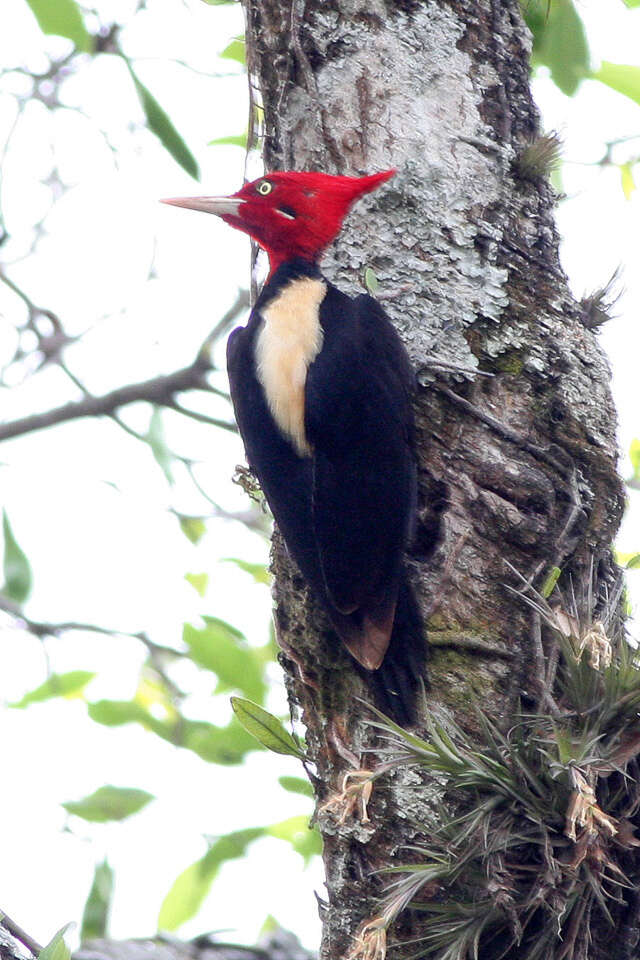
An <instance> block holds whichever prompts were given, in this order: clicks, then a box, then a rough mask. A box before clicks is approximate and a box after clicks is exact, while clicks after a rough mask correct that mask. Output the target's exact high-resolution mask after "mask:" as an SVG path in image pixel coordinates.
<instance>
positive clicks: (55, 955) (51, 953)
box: [38, 923, 73, 960]
mask: <svg viewBox="0 0 640 960" xmlns="http://www.w3.org/2000/svg"><path fill="white" fill-rule="evenodd" d="M72 926H73V923H65V925H64V927H61V928H60V930H58V932H57V933H56V935H55V936H54V937H53V938H52V939H51V940H50V941H49V943H48V944H47V945H46V947H43V948H42V950H41V951H40V953H39V954H38V960H71V951H70V950H69V947H68V946H67V945H66V943H65V942H64V935H65V933H66V932H67V930H69V929H70V927H72Z"/></svg>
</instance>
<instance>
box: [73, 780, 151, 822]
mask: <svg viewBox="0 0 640 960" xmlns="http://www.w3.org/2000/svg"><path fill="white" fill-rule="evenodd" d="M153 799H154V797H153V794H151V793H147V791H146V790H136V789H135V788H133V787H112V786H105V787H100V788H99V789H98V790H95V791H94V793H91V794H89V796H88V797H83V799H82V800H69V801H67V803H63V804H62V806H63V807H64V808H65V810H66V811H67V813H72V814H73V815H74V816H76V817H82V819H83V820H89V821H90V822H91V823H107V822H108V821H111V820H125V819H126V818H127V817H130V816H131V815H132V814H134V813H138V811H139V810H142V808H143V807H146V805H147V804H148V803H149V802H150V801H151V800H153Z"/></svg>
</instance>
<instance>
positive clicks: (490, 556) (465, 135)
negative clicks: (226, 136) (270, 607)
mask: <svg viewBox="0 0 640 960" xmlns="http://www.w3.org/2000/svg"><path fill="white" fill-rule="evenodd" d="M244 2H245V7H246V13H247V36H248V49H249V55H250V56H249V68H250V72H251V74H252V78H253V80H254V82H255V84H256V86H257V87H258V88H259V90H260V92H261V96H262V102H263V106H264V111H265V124H264V125H265V139H264V154H265V161H266V167H267V169H270V170H277V169H296V170H322V171H325V172H329V173H339V174H364V173H372V172H375V171H378V170H384V169H386V168H389V167H396V168H397V170H398V172H397V174H396V176H395V178H394V179H392V180H391V181H390V183H389V184H388V185H387V186H386V187H385V189H384V191H381V192H380V193H379V194H377V195H376V194H374V195H372V196H370V197H368V198H366V199H365V200H364V201H362V202H361V203H360V204H359V205H358V206H357V208H356V209H354V211H353V213H352V214H351V215H350V217H349V220H348V223H347V224H346V226H345V228H344V229H343V231H342V233H341V235H340V237H339V239H338V241H337V243H336V244H335V246H334V248H333V249H332V250H331V251H330V252H329V253H328V254H327V256H326V258H325V260H324V264H323V269H324V271H325V273H326V274H327V276H328V277H329V278H330V280H331V281H332V282H334V283H335V284H336V285H337V286H338V287H340V288H341V289H343V290H345V291H346V292H351V293H358V292H362V290H363V287H364V275H365V271H366V269H367V268H370V269H371V270H372V271H373V272H374V274H375V275H376V277H377V278H378V281H379V292H378V295H379V296H380V295H381V296H382V297H384V298H385V301H384V305H385V309H386V310H387V312H388V313H389V315H390V316H391V318H392V320H393V321H394V323H395V324H396V325H397V327H398V329H399V331H400V333H401V335H402V337H403V339H404V341H405V343H406V346H407V348H408V350H409V353H410V356H411V359H412V362H413V364H414V366H415V369H416V373H417V378H418V383H419V388H418V394H417V397H416V416H417V423H418V435H419V456H420V504H419V521H420V522H419V529H418V532H417V535H416V538H415V542H414V543H413V545H412V548H411V553H410V558H409V561H410V567H411V571H412V574H413V579H414V583H415V585H416V589H417V592H418V595H419V597H420V600H421V603H422V607H423V611H424V614H425V622H426V626H427V636H428V642H429V647H430V664H429V681H428V682H429V688H428V694H427V698H428V703H429V707H430V708H432V707H434V706H435V705H439V706H440V707H441V708H442V710H444V711H445V712H447V713H448V715H450V716H452V717H453V718H455V720H456V722H457V724H458V725H459V726H460V727H462V728H463V729H464V730H465V731H467V732H468V734H469V735H470V736H471V735H474V736H476V737H481V736H482V733H481V732H480V731H479V729H478V726H479V725H478V722H477V714H476V713H475V712H474V710H473V709H472V708H471V701H472V699H474V698H475V700H476V701H478V702H481V704H482V707H483V710H484V711H485V712H486V714H487V715H489V716H491V717H494V718H498V719H499V720H500V722H501V725H502V726H503V727H504V729H507V728H508V727H509V726H510V725H511V720H512V718H514V716H515V715H516V711H517V710H518V707H519V704H520V702H521V701H522V700H523V698H524V700H523V702H524V704H525V707H526V706H529V707H533V705H535V704H539V703H540V702H542V701H544V700H545V696H546V694H545V690H544V682H543V679H542V678H543V674H544V668H545V662H544V650H546V652H547V654H548V652H549V646H548V637H547V632H546V630H545V628H544V624H543V625H542V630H541V624H540V618H539V615H538V613H537V612H536V611H532V609H531V607H530V606H528V605H527V604H526V603H524V602H522V601H521V599H519V598H514V595H513V593H511V592H510V591H509V590H508V589H506V585H511V586H512V587H520V586H521V581H520V580H519V578H518V575H517V573H515V572H514V570H513V569H512V567H513V568H515V570H516V571H518V572H519V573H520V574H521V575H522V576H523V577H525V578H527V579H528V580H531V581H532V582H533V583H535V584H536V585H537V586H538V587H539V588H540V587H541V585H542V584H543V583H544V581H545V579H546V578H547V577H548V575H549V573H550V571H552V569H553V568H555V567H558V568H561V569H562V576H561V580H560V583H561V584H562V583H564V584H565V585H566V587H567V589H568V585H569V584H572V585H575V584H581V585H583V584H585V583H587V581H589V583H591V579H593V590H594V595H595V599H594V605H597V598H598V597H603V596H604V595H605V594H606V592H607V590H611V589H612V585H613V583H614V581H615V579H616V576H617V572H616V570H615V568H614V565H613V564H612V561H611V556H610V544H611V541H612V538H613V536H614V534H615V532H616V529H617V526H618V523H619V519H620V515H621V511H622V507H623V492H622V488H621V483H620V481H619V478H618V477H617V475H616V441H615V415H614V411H613V408H612V403H611V397H610V393H609V369H608V366H607V362H606V359H605V358H604V356H603V353H602V351H601V349H600V347H599V345H598V342H597V339H596V337H595V335H594V334H593V332H592V331H591V330H590V329H588V328H587V326H586V325H585V322H584V321H585V317H584V312H585V311H584V306H583V305H581V304H579V303H576V301H575V300H574V299H573V298H572V296H571V293H570V291H569V289H568V286H567V280H566V277H565V276H564V274H563V273H562V270H561V268H560V265H559V261H558V236H557V233H556V228H555V225H554V220H553V204H554V195H553V191H552V189H551V187H550V186H549V184H548V182H547V181H546V179H545V178H544V177H542V176H538V175H536V173H535V170H534V171H533V172H531V171H530V170H529V171H528V170H527V169H525V167H526V165H525V164H524V163H523V162H522V159H521V158H522V156H523V152H524V151H526V150H527V148H528V147H529V145H530V144H531V142H532V141H533V140H534V139H535V138H536V137H537V136H539V118H538V114H537V111H536V108H535V106H534V104H533V102H532V99H531V94H530V90H529V83H528V70H529V53H530V37H529V33H528V30H527V28H526V26H525V24H524V22H523V19H522V16H521V12H520V7H519V4H518V2H517V0H423V2H419V0H306V3H305V2H304V0H244ZM387 298H388V299H387ZM434 356H435V357H439V358H441V359H444V360H446V361H448V362H449V363H455V364H458V365H460V367H462V368H468V369H471V368H477V369H480V370H482V371H484V372H485V373H490V374H492V375H493V376H490V377H489V376H479V375H471V374H466V373H458V374H455V375H453V374H448V375H447V374H442V373H441V372H440V373H438V371H437V369H436V368H435V367H434V366H433V358H434ZM274 569H275V572H276V587H275V598H276V605H277V607H276V624H277V631H278V638H279V642H280V645H281V647H282V650H283V654H282V657H281V659H282V663H283V666H284V668H285V671H286V673H287V678H288V684H289V692H290V696H291V699H292V701H293V702H294V703H296V704H299V705H300V707H301V709H302V717H303V721H304V723H305V725H306V728H307V741H308V745H309V753H310V757H311V759H312V760H313V762H314V764H315V767H316V772H317V781H316V788H317V794H318V800H319V808H318V810H319V812H318V814H317V819H318V823H319V826H320V829H321V831H322V833H323V838H324V845H325V847H324V848H325V864H326V872H327V889H328V894H327V895H328V909H326V910H324V911H323V919H324V938H323V948H322V955H323V957H325V958H327V960H329V958H331V960H337V958H340V957H344V956H345V955H346V954H347V953H348V952H349V951H350V950H351V949H353V946H354V942H356V941H354V937H356V934H357V932H358V930H359V929H360V928H361V924H362V923H363V921H365V920H367V919H368V918H371V917H372V916H374V915H375V913H376V910H377V901H376V898H377V897H379V896H380V893H381V891H382V890H383V889H384V883H385V881H384V878H381V877H380V876H378V875H376V874H375V873H374V871H377V870H380V869H381V868H382V867H384V866H387V865H389V864H390V863H394V862H396V863H397V862H400V863H402V862H403V859H407V855H406V854H403V852H402V848H403V846H406V845H407V844H409V843H411V842H412V841H414V840H415V838H416V835H417V834H418V833H419V832H420V831H418V830H417V828H416V826H415V820H418V822H422V823H424V809H422V807H421V805H422V806H424V805H428V804H430V803H431V804H432V801H433V795H434V791H433V790H431V791H429V790H426V791H422V792H420V793H417V792H416V790H415V780H416V778H415V775H412V774H411V773H410V772H407V771H401V770H399V771H397V772H396V774H395V775H394V776H393V777H391V778H389V779H388V781H386V782H385V784H384V786H382V785H381V786H380V787H378V786H376V787H375V789H374V792H373V797H372V799H371V803H370V807H369V816H370V818H371V822H370V823H366V822H361V821H362V819H363V818H362V817H358V816H357V815H350V816H346V817H345V818H344V822H343V823H340V822H338V821H339V819H340V818H339V817H337V816H336V815H335V806H336V805H335V803H334V804H333V807H332V806H331V805H330V806H329V807H327V806H326V802H327V798H329V797H333V798H334V800H335V796H336V791H339V790H340V787H341V782H342V778H343V776H344V775H345V773H347V772H349V771H350V770H352V769H354V767H355V766H357V765H360V764H362V765H363V766H370V765H371V764H372V763H373V762H374V761H373V760H372V758H371V756H370V755H369V756H368V757H364V756H363V753H364V752H365V751H366V749H367V747H369V746H370V745H371V744H372V743H373V740H374V731H373V730H372V729H371V727H369V726H367V724H366V723H363V722H362V718H363V717H364V716H366V709H365V707H364V706H363V704H362V703H359V702H358V701H357V700H355V699H354V695H357V696H360V697H364V698H365V699H369V700H371V696H370V694H369V693H368V691H367V690H366V683H365V681H364V680H363V679H362V677H361V675H360V674H359V673H358V672H357V671H356V670H355V669H354V664H353V661H352V660H351V659H350V658H349V656H348V655H347V654H346V653H343V652H342V651H341V650H339V649H338V647H337V645H336V642H335V639H334V638H332V637H331V635H330V632H329V631H328V629H327V624H326V622H325V620H324V617H323V615H322V613H321V612H320V611H319V610H318V609H317V607H316V606H314V604H313V602H312V600H311V599H310V597H309V595H308V592H307V591H306V589H305V587H304V584H303V583H302V581H301V578H300V576H299V574H298V573H297V572H296V570H295V569H294V568H293V567H292V564H291V563H290V561H289V560H288V559H287V557H286V555H285V553H284V551H283V549H282V544H281V542H280V541H279V540H278V539H277V538H276V540H275V549H274ZM589 613H590V614H592V613H593V610H590V611H589ZM544 644H546V647H544V650H543V645H544ZM547 699H548V698H547ZM323 805H324V809H323ZM421 809H422V814H421ZM424 829H426V828H424V827H423V831H424ZM408 859H412V858H411V857H408ZM593 922H594V924H595V923H596V921H595V919H594V921H593ZM421 923H422V924H424V921H421V920H420V917H419V916H418V917H417V918H414V919H413V920H412V921H411V924H409V925H408V926H405V927H404V928H403V930H402V933H403V935H404V936H406V935H407V933H408V934H409V935H411V936H418V935H419V934H420V932H421V930H422V927H421ZM596 939H597V938H596ZM415 949H416V948H415V946H414V947H413V948H409V953H411V952H412V951H413V952H415ZM593 949H594V950H595V947H594V948H593ZM568 955H569V956H571V954H568ZM580 955H581V956H582V954H580ZM584 955H585V956H587V955H588V956H589V957H590V958H591V957H595V956H597V953H595V952H593V953H588V954H587V953H585V954H584ZM487 956H489V955H488V954H487ZM576 956H578V954H577V953H576Z"/></svg>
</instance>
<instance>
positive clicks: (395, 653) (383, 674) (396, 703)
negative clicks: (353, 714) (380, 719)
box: [367, 569, 427, 727]
mask: <svg viewBox="0 0 640 960" xmlns="http://www.w3.org/2000/svg"><path fill="white" fill-rule="evenodd" d="M426 663H427V638H426V632H425V629H424V624H423V622H422V616H421V613H420V608H419V607H418V603H417V601H416V598H415V596H414V593H413V589H412V587H411V584H410V583H409V580H408V578H407V573H406V571H405V570H404V569H403V570H402V572H401V575H400V588H399V591H398V602H397V605H396V614H395V620H394V622H393V630H392V632H391V642H390V643H389V647H388V649H387V652H386V654H385V658H384V660H383V661H382V665H381V666H380V667H379V668H378V669H377V670H374V671H373V672H371V673H369V672H368V671H367V676H368V677H369V678H370V679H369V683H370V685H371V688H372V690H373V694H374V697H375V701H376V706H377V707H378V709H379V710H382V712H383V713H386V714H387V715H388V716H389V717H391V719H392V720H395V722H396V723H398V724H400V726H401V727H408V726H412V725H414V724H415V723H417V721H418V709H417V708H418V702H419V699H420V696H421V694H422V691H423V690H424V688H425V687H426V686H427V671H426Z"/></svg>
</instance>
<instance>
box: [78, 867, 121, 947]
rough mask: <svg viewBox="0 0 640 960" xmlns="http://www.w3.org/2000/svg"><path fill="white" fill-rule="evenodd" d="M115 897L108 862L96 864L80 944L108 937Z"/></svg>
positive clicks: (85, 909) (86, 904)
mask: <svg viewBox="0 0 640 960" xmlns="http://www.w3.org/2000/svg"><path fill="white" fill-rule="evenodd" d="M112 897H113V870H112V868H111V866H110V865H109V864H108V863H107V861H106V860H103V861H102V863H98V864H96V869H95V872H94V874H93V883H92V884H91V890H90V891H89V896H88V897H87V901H86V903H85V905H84V911H83V913H82V926H81V928H80V942H81V943H84V942H85V940H97V939H102V938H103V937H106V935H107V928H108V925H109V911H110V909H111V900H112Z"/></svg>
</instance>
